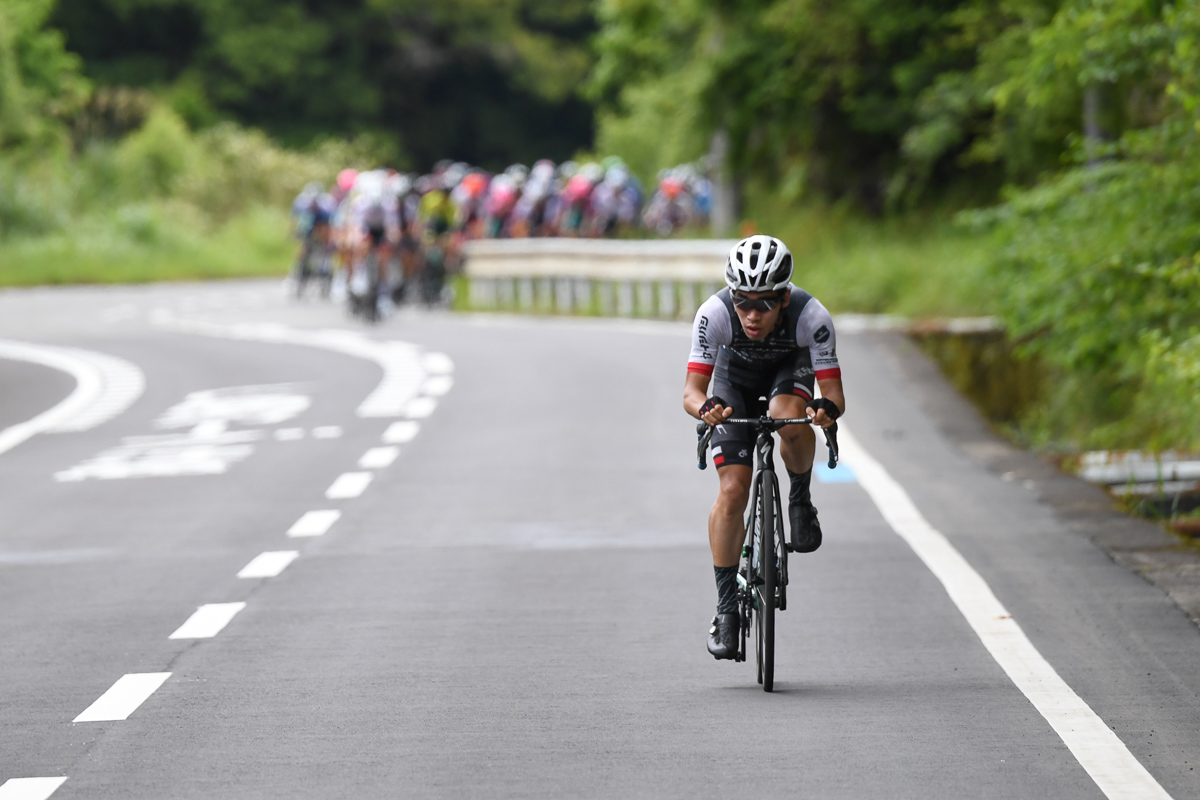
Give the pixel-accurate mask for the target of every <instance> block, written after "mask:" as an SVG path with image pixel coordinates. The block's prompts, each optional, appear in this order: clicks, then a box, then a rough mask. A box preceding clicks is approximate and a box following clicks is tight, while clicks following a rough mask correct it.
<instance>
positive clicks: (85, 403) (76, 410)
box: [0, 340, 146, 453]
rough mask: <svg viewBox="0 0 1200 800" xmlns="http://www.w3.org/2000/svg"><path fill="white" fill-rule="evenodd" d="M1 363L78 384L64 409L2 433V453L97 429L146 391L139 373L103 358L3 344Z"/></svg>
mask: <svg viewBox="0 0 1200 800" xmlns="http://www.w3.org/2000/svg"><path fill="white" fill-rule="evenodd" d="M0 358H10V359H14V360H17V361H27V362H29V363H31V364H41V365H42V366H45V367H50V368H52V369H57V370H61V371H62V372H66V373H67V374H69V375H70V376H71V377H73V378H74V379H75V390H74V391H73V392H71V394H70V395H68V396H67V398H66V399H65V400H63V401H62V402H61V403H59V404H58V405H56V406H54V407H53V408H51V409H50V410H49V411H46V412H44V413H42V414H39V415H38V416H36V417H34V418H33V419H30V420H26V421H25V422H22V423H19V424H17V425H13V426H12V427H10V428H6V429H5V430H3V431H0V453H3V452H5V451H7V450H11V449H12V448H14V447H16V446H17V445H19V444H20V443H21V442H24V441H25V440H26V439H29V438H30V437H31V436H35V435H36V434H39V433H43V432H46V431H82V430H87V429H89V428H94V427H95V426H97V425H99V424H100V423H102V422H107V421H108V420H110V419H112V418H113V417H115V416H117V415H118V414H120V413H121V412H123V411H125V409H127V408H129V406H131V405H133V402H134V401H135V400H137V399H138V397H140V396H141V394H142V391H143V390H144V389H145V386H146V381H145V378H144V377H143V376H142V372H141V370H139V369H138V368H137V367H135V366H134V365H133V364H130V363H129V362H128V361H124V360H122V359H119V358H115V357H113V356H110V355H105V354H104V353H93V352H91V351H88V350H76V349H74V348H69V347H47V346H45V345H34V344H29V343H26V342H13V341H6V340H0Z"/></svg>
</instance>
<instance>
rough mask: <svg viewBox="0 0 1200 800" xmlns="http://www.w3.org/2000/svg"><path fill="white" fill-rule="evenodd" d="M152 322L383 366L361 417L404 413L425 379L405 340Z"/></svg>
mask: <svg viewBox="0 0 1200 800" xmlns="http://www.w3.org/2000/svg"><path fill="white" fill-rule="evenodd" d="M152 321H153V322H154V323H155V324H158V325H164V326H169V327H172V328H175V329H176V330H183V331H188V332H191V333H199V334H204V335H207V336H219V337H222V338H229V339H242V340H247V341H258V342H274V343H279V344H296V345H304V346H307V347H320V348H323V349H325V350H333V351H335V352H339V353H344V354H346V355H350V356H355V357H356V358H364V359H367V360H368V361H374V362H375V363H376V364H378V365H379V366H380V367H382V368H383V380H381V381H380V382H379V385H378V386H376V387H375V390H374V391H372V392H371V394H369V395H368V396H367V398H366V399H365V400H363V402H362V403H361V404H360V405H359V407H358V411H357V413H358V416H360V417H398V416H402V413H403V411H404V407H405V406H406V405H407V404H408V402H409V401H410V400H412V399H413V398H414V397H416V396H417V394H418V391H419V389H420V386H421V382H422V381H423V380H424V379H425V374H426V370H425V368H424V367H423V361H422V359H423V356H422V354H421V351H420V348H418V347H417V346H416V345H414V344H409V343H407V342H380V341H376V340H374V339H371V338H369V337H367V336H364V335H363V334H361V333H359V332H358V331H348V330H320V331H307V330H298V329H296V328H289V327H287V326H286V325H278V324H274V323H243V324H237V325H220V324H217V323H212V322H206V321H202V320H183V319H178V318H176V317H174V316H170V315H167V316H160V317H154V318H153V320H152ZM428 355H433V354H428ZM438 355H441V354H438ZM442 358H443V359H445V361H440V360H438V359H436V358H435V360H434V362H431V363H434V365H435V366H438V367H445V366H446V362H449V359H448V358H445V356H442ZM443 371H445V370H443Z"/></svg>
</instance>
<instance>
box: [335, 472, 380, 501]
mask: <svg viewBox="0 0 1200 800" xmlns="http://www.w3.org/2000/svg"><path fill="white" fill-rule="evenodd" d="M372 477H373V476H372V475H371V473H369V472H346V473H343V474H341V475H339V476H338V478H337V480H335V481H334V482H333V484H332V485H331V486H330V487H329V488H328V489H326V490H325V496H326V497H328V498H329V499H330V500H345V499H348V498H351V497H358V496H359V495H360V494H362V493H363V490H364V489H366V488H367V485H368V484H370V483H371V478H372Z"/></svg>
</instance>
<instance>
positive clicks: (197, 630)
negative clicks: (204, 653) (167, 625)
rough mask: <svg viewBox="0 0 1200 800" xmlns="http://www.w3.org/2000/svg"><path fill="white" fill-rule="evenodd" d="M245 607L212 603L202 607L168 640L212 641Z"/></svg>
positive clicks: (240, 604) (243, 605) (237, 604)
mask: <svg viewBox="0 0 1200 800" xmlns="http://www.w3.org/2000/svg"><path fill="white" fill-rule="evenodd" d="M245 607H246V604H245V603H210V604H208V605H203V606H200V607H199V608H197V609H196V613H195V614H192V615H191V616H190V617H188V620H187V622H185V623H183V624H182V625H180V626H179V630H177V631H175V632H174V633H172V634H171V635H170V636H168V637H167V638H168V639H211V638H212V637H214V636H216V635H217V634H218V633H220V632H221V630H222V629H223V628H224V627H225V626H226V625H228V624H229V622H230V620H232V619H233V618H234V616H236V615H237V613H238V612H239V611H241V610H242V609H243V608H245Z"/></svg>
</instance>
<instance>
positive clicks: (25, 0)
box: [0, 0, 87, 151]
mask: <svg viewBox="0 0 1200 800" xmlns="http://www.w3.org/2000/svg"><path fill="white" fill-rule="evenodd" d="M53 8H54V0H0V151H3V150H5V149H11V148H14V147H17V146H20V145H29V144H42V145H46V144H47V143H48V142H49V141H54V140H61V137H62V135H63V133H64V130H65V129H64V127H63V125H62V119H63V118H64V117H65V116H67V115H68V114H70V112H71V111H73V110H74V108H75V107H77V106H78V104H79V103H81V102H82V100H83V98H84V96H85V94H86V91H87V85H86V83H85V82H84V81H83V80H82V78H81V77H80V63H79V59H78V58H77V57H76V56H74V55H72V54H70V53H68V52H67V51H66V50H65V49H64V47H63V38H62V35H61V34H60V33H59V32H58V31H56V30H54V29H52V28H48V27H47V25H46V22H47V20H48V18H49V16H50V13H51V12H52V11H53Z"/></svg>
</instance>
